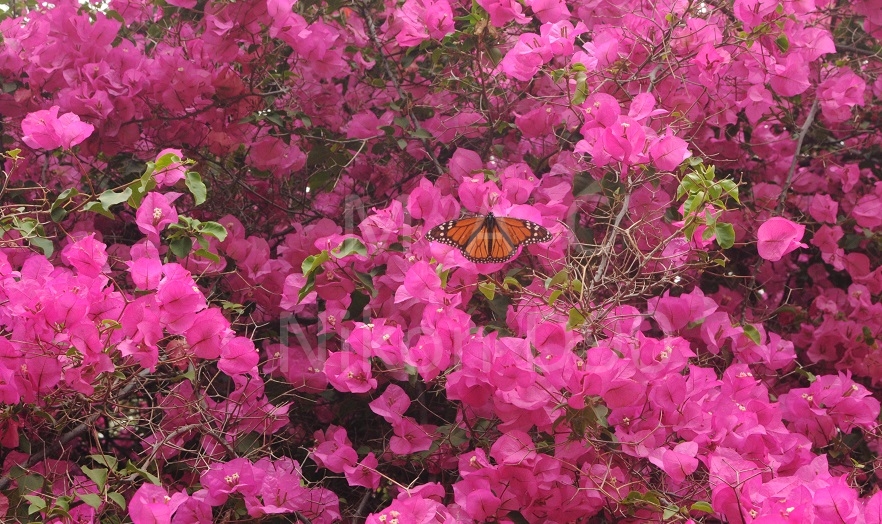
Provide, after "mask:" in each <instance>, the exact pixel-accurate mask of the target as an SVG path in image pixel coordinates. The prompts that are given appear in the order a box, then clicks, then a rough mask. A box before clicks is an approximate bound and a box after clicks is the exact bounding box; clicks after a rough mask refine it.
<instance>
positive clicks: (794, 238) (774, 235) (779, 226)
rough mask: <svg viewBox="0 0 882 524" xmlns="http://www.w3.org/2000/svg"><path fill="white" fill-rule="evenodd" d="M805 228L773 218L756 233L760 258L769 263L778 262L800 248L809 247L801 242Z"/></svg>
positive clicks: (784, 219)
mask: <svg viewBox="0 0 882 524" xmlns="http://www.w3.org/2000/svg"><path fill="white" fill-rule="evenodd" d="M804 233H805V226H803V225H800V224H797V223H795V222H791V221H790V220H787V219H786V218H781V217H773V218H770V219H768V220H766V222H765V223H763V225H761V226H760V227H759V230H757V232H756V240H757V243H756V244H757V245H756V249H757V251H758V252H759V256H761V257H763V258H764V259H766V260H768V261H769V262H777V261H778V260H781V257H783V256H784V255H786V254H787V253H790V252H791V251H794V250H795V249H796V248H799V247H803V248H805V247H808V246H807V245H805V244H803V243H802V242H800V240H801V239H802V235H803V234H804Z"/></svg>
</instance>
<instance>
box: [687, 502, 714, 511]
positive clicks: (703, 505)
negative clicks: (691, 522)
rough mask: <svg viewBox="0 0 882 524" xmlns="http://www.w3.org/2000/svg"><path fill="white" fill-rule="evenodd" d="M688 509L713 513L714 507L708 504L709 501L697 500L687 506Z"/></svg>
mask: <svg viewBox="0 0 882 524" xmlns="http://www.w3.org/2000/svg"><path fill="white" fill-rule="evenodd" d="M689 511H701V512H703V513H713V512H714V507H713V506H711V505H710V502H705V501H703V500H699V501H698V502H695V503H693V504H692V505H691V506H689Z"/></svg>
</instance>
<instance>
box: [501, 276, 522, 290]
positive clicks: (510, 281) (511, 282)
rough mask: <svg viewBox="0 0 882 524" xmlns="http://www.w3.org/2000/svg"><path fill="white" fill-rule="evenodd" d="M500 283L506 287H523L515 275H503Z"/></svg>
mask: <svg viewBox="0 0 882 524" xmlns="http://www.w3.org/2000/svg"><path fill="white" fill-rule="evenodd" d="M502 285H503V286H505V288H506V289H521V288H523V287H524V286H522V285H521V283H520V282H518V279H516V278H515V277H505V278H504V279H502Z"/></svg>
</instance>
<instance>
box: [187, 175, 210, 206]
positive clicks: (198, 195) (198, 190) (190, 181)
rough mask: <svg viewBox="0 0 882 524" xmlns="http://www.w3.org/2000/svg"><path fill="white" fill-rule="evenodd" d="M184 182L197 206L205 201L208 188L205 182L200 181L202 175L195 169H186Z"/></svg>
mask: <svg viewBox="0 0 882 524" xmlns="http://www.w3.org/2000/svg"><path fill="white" fill-rule="evenodd" d="M184 182H185V183H186V184H187V189H189V190H190V193H191V194H192V195H193V200H194V201H195V202H196V205H197V206H198V205H200V204H202V203H203V202H205V199H206V197H207V195H208V188H206V187H205V183H204V182H203V181H202V177H201V176H200V175H199V173H197V172H196V171H187V175H186V178H185V179H184Z"/></svg>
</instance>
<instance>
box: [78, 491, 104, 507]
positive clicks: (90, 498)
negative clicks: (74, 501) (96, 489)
mask: <svg viewBox="0 0 882 524" xmlns="http://www.w3.org/2000/svg"><path fill="white" fill-rule="evenodd" d="M74 493H76V494H77V496H78V497H79V498H80V500H82V501H83V502H85V503H86V505H87V506H89V507H91V508H95V509H98V508H100V507H101V504H103V503H104V501H103V500H102V499H101V497H100V496H99V495H97V494H95V493H77V492H76V491H75V492H74Z"/></svg>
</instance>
